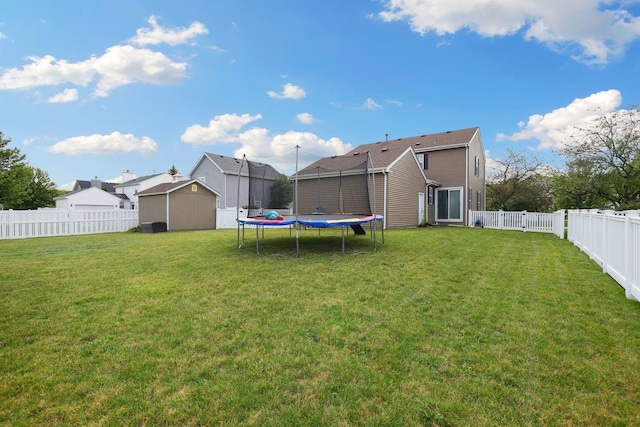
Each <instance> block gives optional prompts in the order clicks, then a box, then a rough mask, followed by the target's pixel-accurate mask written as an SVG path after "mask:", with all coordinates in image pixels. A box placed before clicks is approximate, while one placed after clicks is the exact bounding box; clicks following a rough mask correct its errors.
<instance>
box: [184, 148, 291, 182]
mask: <svg viewBox="0 0 640 427" xmlns="http://www.w3.org/2000/svg"><path fill="white" fill-rule="evenodd" d="M205 159H208V160H209V161H210V162H211V163H212V164H213V165H214V166H216V167H217V168H218V169H219V170H220V172H222V173H223V174H227V175H236V176H237V175H238V173H239V172H240V175H242V176H249V168H248V167H247V164H246V163H244V164H242V159H236V158H235V157H228V156H223V155H221V154H215V153H204V154H203V155H202V156H200V158H199V159H198V161H197V162H196V164H195V165H194V166H193V168H191V171H189V176H193V173H194V172H195V170H196V169H197V168H198V167H199V166H200V165H201V164H202V163H203V162H204V161H205ZM252 163H253V164H254V165H259V166H260V165H264V166H265V167H266V170H265V178H267V179H276V177H277V176H278V175H280V172H278V171H277V170H276V169H275V168H274V167H273V166H271V165H270V164H268V163H261V162H255V161H252ZM240 166H242V171H240Z"/></svg>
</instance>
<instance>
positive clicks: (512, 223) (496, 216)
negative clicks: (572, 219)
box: [468, 210, 565, 239]
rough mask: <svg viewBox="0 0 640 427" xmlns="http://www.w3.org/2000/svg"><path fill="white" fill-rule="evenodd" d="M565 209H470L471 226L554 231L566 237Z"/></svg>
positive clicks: (560, 236)
mask: <svg viewBox="0 0 640 427" xmlns="http://www.w3.org/2000/svg"><path fill="white" fill-rule="evenodd" d="M564 216H565V211H564V210H559V211H556V212H553V213H540V212H527V211H522V212H506V211H497V212H496V211H493V212H488V211H469V224H468V225H469V227H474V226H481V227H484V228H496V229H499V230H519V231H534V232H539V233H553V234H555V235H556V236H558V237H559V238H561V239H564Z"/></svg>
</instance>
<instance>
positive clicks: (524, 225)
mask: <svg viewBox="0 0 640 427" xmlns="http://www.w3.org/2000/svg"><path fill="white" fill-rule="evenodd" d="M521 227H522V231H524V232H525V233H526V232H527V211H522V225H521Z"/></svg>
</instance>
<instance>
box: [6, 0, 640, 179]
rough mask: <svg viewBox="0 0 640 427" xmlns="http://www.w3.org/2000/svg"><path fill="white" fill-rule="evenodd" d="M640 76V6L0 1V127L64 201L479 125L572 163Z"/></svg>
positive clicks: (589, 2) (497, 146) (488, 145)
mask: <svg viewBox="0 0 640 427" xmlns="http://www.w3.org/2000/svg"><path fill="white" fill-rule="evenodd" d="M638 76H640V0H618V1H613V0H605V1H598V0H563V1H561V2H559V1H557V0H537V1H531V0H457V1H455V2H453V1H443V0H350V1H344V0H324V1H297V0H270V1H264V0H216V1H209V0H202V1H194V0H181V1H179V2H178V1H169V0H167V1H151V0H109V1H102V0H95V1H85V0H82V1H80V0H78V1H71V0H58V1H55V2H53V1H50V0H21V1H13V2H10V1H5V2H1V3H0V131H1V132H2V133H3V135H4V137H5V138H11V140H12V142H11V144H10V145H9V146H10V147H11V148H13V147H15V148H18V149H19V150H20V152H21V153H22V154H25V155H26V160H27V161H28V163H29V164H30V165H31V166H33V167H38V168H40V169H43V170H45V171H47V172H48V173H49V175H50V178H51V180H52V181H53V182H54V183H55V184H56V186H57V187H58V188H62V189H70V188H71V185H72V184H73V183H74V181H75V180H78V179H82V180H89V179H92V178H94V177H97V178H98V179H101V180H103V181H112V182H119V181H120V180H121V176H122V172H123V171H127V170H128V171H130V172H132V173H134V174H135V175H136V176H145V175H150V174H154V173H160V172H166V171H167V170H169V169H170V168H171V167H172V166H175V167H176V168H177V169H178V170H179V172H180V173H181V174H182V175H184V176H185V177H188V174H189V171H190V170H191V169H192V168H193V167H194V166H195V164H196V162H197V161H198V160H199V158H200V157H201V155H202V154H203V153H205V152H211V153H216V154H221V155H226V156H235V157H238V158H241V157H243V156H245V155H246V156H247V158H248V159H249V160H254V161H260V162H266V163H270V164H271V165H273V166H274V167H276V168H277V169H278V170H280V171H281V172H283V173H287V174H292V173H294V172H295V170H296V158H297V161H298V167H299V168H300V169H301V168H303V167H304V166H306V165H308V164H309V163H311V162H313V161H315V160H316V159H318V158H320V157H324V156H331V155H336V154H337V155H339V154H344V153H346V152H347V151H349V150H350V149H352V148H354V147H356V146H358V145H360V144H366V143H371V142H376V141H383V140H385V138H387V136H386V135H388V138H389V139H395V138H404V137H410V136H417V135H423V134H430V133H437V132H444V131H447V130H455V129H463V128H469V127H474V126H478V127H479V128H480V132H481V136H482V141H483V145H484V148H485V151H486V152H487V157H488V163H490V164H491V163H492V161H493V160H495V159H501V158H503V157H504V156H505V155H506V153H507V150H508V149H513V150H517V151H522V150H524V151H527V152H531V154H533V155H535V156H537V157H539V158H541V159H543V160H544V161H545V162H548V163H549V164H551V165H553V166H555V167H559V168H561V167H562V166H563V164H564V160H565V159H563V158H562V157H560V156H559V155H558V154H557V151H556V149H557V148H559V147H561V146H562V145H563V144H566V143H568V141H569V140H570V138H571V135H572V132H574V131H575V129H576V128H579V127H580V126H584V124H585V123H587V121H588V120H592V119H593V117H595V115H597V114H607V113H611V112H614V111H617V110H622V109H626V108H628V107H629V106H631V105H636V104H639V103H640V78H639V77H638ZM296 147H299V148H296Z"/></svg>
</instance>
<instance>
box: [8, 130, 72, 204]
mask: <svg viewBox="0 0 640 427" xmlns="http://www.w3.org/2000/svg"><path fill="white" fill-rule="evenodd" d="M10 142H11V138H7V139H4V136H3V134H2V132H0V205H2V207H3V208H4V209H37V208H44V207H51V206H55V202H54V200H53V198H54V197H56V196H58V195H59V194H60V193H61V192H60V191H59V190H57V189H56V188H55V184H54V183H53V182H51V179H50V178H49V174H48V173H47V172H45V171H43V170H42V169H39V168H33V167H31V166H29V165H28V164H27V162H26V160H25V158H26V156H25V155H24V154H21V153H20V150H19V149H17V148H8V145H9V143H10Z"/></svg>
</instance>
